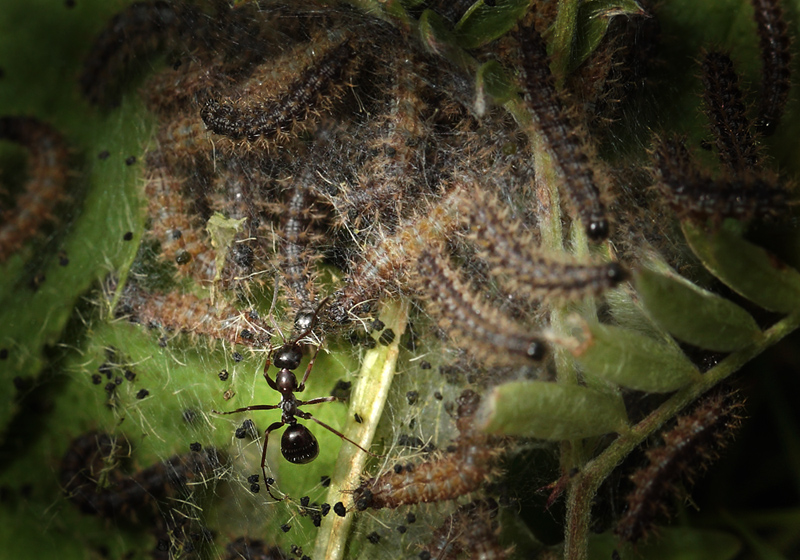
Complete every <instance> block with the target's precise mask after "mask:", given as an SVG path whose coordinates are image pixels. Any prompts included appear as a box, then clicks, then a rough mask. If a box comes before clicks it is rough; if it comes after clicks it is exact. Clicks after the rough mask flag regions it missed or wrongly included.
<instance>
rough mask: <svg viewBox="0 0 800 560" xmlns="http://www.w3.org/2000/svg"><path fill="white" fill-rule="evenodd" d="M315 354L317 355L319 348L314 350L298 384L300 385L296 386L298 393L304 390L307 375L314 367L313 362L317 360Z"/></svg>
mask: <svg viewBox="0 0 800 560" xmlns="http://www.w3.org/2000/svg"><path fill="white" fill-rule="evenodd" d="M317 354H319V346H317V349H316V350H314V355H313V356H311V361H310V362H308V367H307V368H306V373H305V375H303V380H302V381H301V382H300V385H298V386H297V392H298V393H302V392H303V391H304V390H305V388H306V380H307V379H308V374H309V373H311V368H313V367H314V362H315V361H316V359H317Z"/></svg>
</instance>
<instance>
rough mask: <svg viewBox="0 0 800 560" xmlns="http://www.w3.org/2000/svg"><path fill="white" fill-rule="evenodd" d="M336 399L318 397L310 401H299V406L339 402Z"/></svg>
mask: <svg viewBox="0 0 800 560" xmlns="http://www.w3.org/2000/svg"><path fill="white" fill-rule="evenodd" d="M338 400H339V399H337V398H336V397H317V398H316V399H311V400H310V401H297V406H305V405H307V404H320V403H326V402H334V401H338Z"/></svg>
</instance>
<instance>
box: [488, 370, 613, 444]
mask: <svg viewBox="0 0 800 560" xmlns="http://www.w3.org/2000/svg"><path fill="white" fill-rule="evenodd" d="M476 424H477V425H478V426H479V427H480V428H479V429H481V430H482V431H485V432H488V433H492V434H504V435H516V436H527V437H535V438H540V439H547V440H552V441H561V440H566V439H579V438H586V437H592V436H598V435H602V434H607V433H610V432H619V431H623V430H625V428H626V426H627V425H628V418H627V414H626V412H625V406H624V405H623V403H622V401H621V400H620V399H618V398H617V397H616V396H615V395H610V394H607V393H601V392H598V391H594V390H592V389H587V388H586V387H579V386H577V385H559V384H557V383H548V382H545V381H519V382H513V383H506V384H504V385H500V386H498V387H495V388H494V389H492V391H491V393H489V395H488V396H486V397H485V398H484V400H483V403H482V404H481V408H480V410H479V411H478V413H477V416H476Z"/></svg>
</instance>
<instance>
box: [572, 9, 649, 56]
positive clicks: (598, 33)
mask: <svg viewBox="0 0 800 560" xmlns="http://www.w3.org/2000/svg"><path fill="white" fill-rule="evenodd" d="M643 13H644V10H643V9H642V7H641V6H640V5H639V3H638V2H636V0H590V1H588V2H584V3H583V4H581V7H580V9H579V10H578V18H577V22H576V23H577V26H578V29H577V33H576V34H575V44H574V47H573V49H572V55H571V60H570V68H569V70H570V71H572V70H574V69H575V68H577V67H578V66H580V65H581V64H582V63H583V62H584V61H585V60H586V59H587V58H589V57H590V56H591V54H592V53H593V52H594V51H595V49H597V47H598V45H599V44H600V41H602V40H603V37H605V34H606V31H607V30H608V26H609V25H610V24H611V19H612V18H614V17H616V16H630V15H641V14H643Z"/></svg>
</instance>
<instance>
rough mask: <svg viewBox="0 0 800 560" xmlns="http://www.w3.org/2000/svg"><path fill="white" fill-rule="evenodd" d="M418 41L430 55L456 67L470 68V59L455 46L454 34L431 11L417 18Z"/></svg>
mask: <svg viewBox="0 0 800 560" xmlns="http://www.w3.org/2000/svg"><path fill="white" fill-rule="evenodd" d="M419 33H420V39H421V40H422V43H423V44H424V45H425V47H426V48H427V49H428V50H429V51H430V52H432V53H434V54H437V55H439V56H442V57H444V58H446V59H448V60H449V61H451V62H453V63H454V64H456V65H457V66H460V67H462V68H466V67H468V66H470V62H469V61H470V57H469V55H467V54H466V53H465V52H464V51H462V50H461V48H460V47H458V46H457V39H456V36H455V34H454V33H453V32H452V31H451V30H450V28H449V27H448V25H447V22H446V21H445V20H444V19H442V16H440V15H439V14H437V13H436V12H434V11H433V10H425V11H424V12H422V15H421V16H420V18H419Z"/></svg>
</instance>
